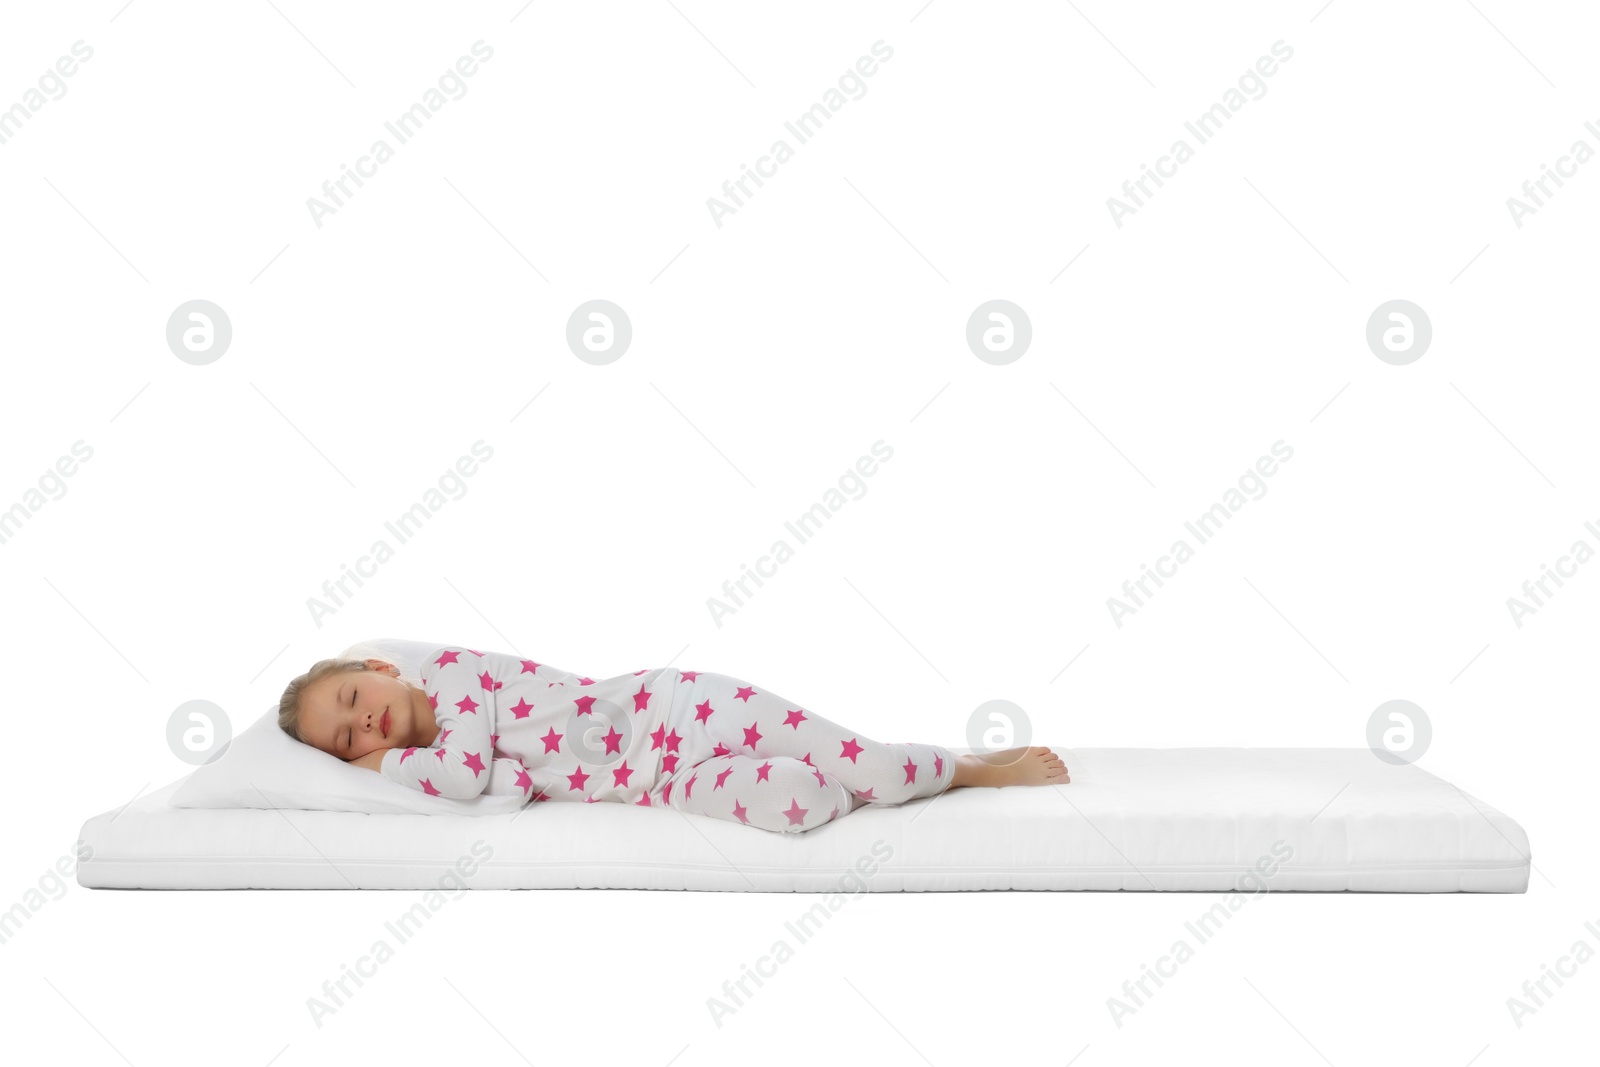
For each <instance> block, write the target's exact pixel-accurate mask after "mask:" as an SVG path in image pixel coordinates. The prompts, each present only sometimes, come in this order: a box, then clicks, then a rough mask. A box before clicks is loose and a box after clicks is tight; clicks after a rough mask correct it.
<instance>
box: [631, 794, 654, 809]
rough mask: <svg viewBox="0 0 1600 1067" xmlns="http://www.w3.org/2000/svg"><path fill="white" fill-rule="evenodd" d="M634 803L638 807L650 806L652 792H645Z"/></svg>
mask: <svg viewBox="0 0 1600 1067" xmlns="http://www.w3.org/2000/svg"><path fill="white" fill-rule="evenodd" d="M634 804H635V806H637V807H641V808H648V807H649V806H650V794H649V793H645V794H644V795H643V796H641V797H640V798H639V799H638V800H636V801H634Z"/></svg>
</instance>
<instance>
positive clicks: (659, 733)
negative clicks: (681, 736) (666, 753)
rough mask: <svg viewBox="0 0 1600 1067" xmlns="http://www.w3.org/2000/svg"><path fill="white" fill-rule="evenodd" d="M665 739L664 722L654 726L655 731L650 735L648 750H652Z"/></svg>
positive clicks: (659, 745)
mask: <svg viewBox="0 0 1600 1067" xmlns="http://www.w3.org/2000/svg"><path fill="white" fill-rule="evenodd" d="M666 739H667V727H666V724H665V723H663V724H661V725H660V726H657V727H656V731H655V733H653V734H651V735H650V751H652V752H654V751H655V750H656V749H658V748H660V747H661V746H662V744H664V743H665V742H666Z"/></svg>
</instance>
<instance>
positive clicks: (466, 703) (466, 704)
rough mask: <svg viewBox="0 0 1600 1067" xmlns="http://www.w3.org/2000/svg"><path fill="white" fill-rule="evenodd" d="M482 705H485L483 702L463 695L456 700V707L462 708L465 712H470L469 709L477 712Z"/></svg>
mask: <svg viewBox="0 0 1600 1067" xmlns="http://www.w3.org/2000/svg"><path fill="white" fill-rule="evenodd" d="M482 706H483V705H482V704H479V703H478V702H477V701H476V700H473V699H472V698H471V697H462V698H461V699H460V700H458V701H456V707H458V708H460V709H461V710H462V712H463V713H465V712H469V711H470V712H473V713H476V712H477V710H478V709H479V708H480V707H482Z"/></svg>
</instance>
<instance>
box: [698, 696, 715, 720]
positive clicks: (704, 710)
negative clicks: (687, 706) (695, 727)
mask: <svg viewBox="0 0 1600 1067" xmlns="http://www.w3.org/2000/svg"><path fill="white" fill-rule="evenodd" d="M694 710H695V712H696V715H695V717H694V721H695V722H705V721H706V720H707V719H709V718H711V712H712V711H714V710H715V709H714V708H712V706H711V701H709V700H707V701H705V702H704V703H702V704H696V705H695V706H694Z"/></svg>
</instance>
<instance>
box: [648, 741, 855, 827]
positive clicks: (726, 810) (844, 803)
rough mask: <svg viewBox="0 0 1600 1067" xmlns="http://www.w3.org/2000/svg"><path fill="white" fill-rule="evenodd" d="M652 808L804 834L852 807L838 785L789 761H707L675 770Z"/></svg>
mask: <svg viewBox="0 0 1600 1067" xmlns="http://www.w3.org/2000/svg"><path fill="white" fill-rule="evenodd" d="M657 803H662V804H666V805H668V806H670V807H674V808H677V809H678V810H679V811H687V812H691V813H693V814H696V815H709V816H711V817H712V818H716V819H726V820H728V821H730V822H738V823H742V824H744V825H745V826H756V827H760V828H761V829H763V830H775V831H777V832H779V833H799V832H801V831H803V830H810V829H812V828H813V827H817V826H821V825H822V824H823V823H826V822H832V821H833V820H834V819H837V818H839V817H840V816H841V815H848V814H849V813H850V810H851V807H852V801H851V797H850V791H849V790H848V789H846V788H845V787H844V784H843V783H842V782H839V781H838V780H837V779H834V778H832V777H830V776H828V775H826V774H823V773H822V772H821V771H818V770H817V769H816V768H814V767H809V766H807V765H806V764H804V763H802V762H800V761H799V760H797V759H794V758H792V757H789V756H712V757H711V758H710V759H707V760H705V761H703V762H701V763H696V764H694V765H692V766H689V767H684V768H681V769H680V770H679V771H678V772H677V773H676V774H674V775H673V776H672V778H671V779H670V780H668V781H667V782H666V784H665V785H664V786H663V787H662V788H661V790H660V792H659V799H658V800H657Z"/></svg>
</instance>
